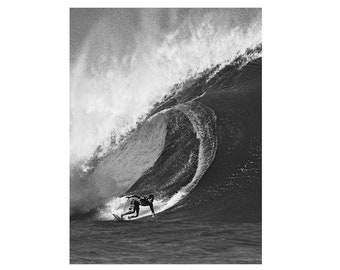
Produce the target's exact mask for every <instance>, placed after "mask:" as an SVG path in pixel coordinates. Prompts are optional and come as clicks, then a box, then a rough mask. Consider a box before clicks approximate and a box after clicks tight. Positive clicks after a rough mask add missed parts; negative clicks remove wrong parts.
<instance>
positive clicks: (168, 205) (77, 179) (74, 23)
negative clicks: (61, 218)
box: [70, 8, 262, 264]
mask: <svg viewBox="0 0 340 270" xmlns="http://www.w3.org/2000/svg"><path fill="white" fill-rule="evenodd" d="M261 30H262V18H261V9H260V8H230V9H229V8H219V9H209V8H197V9H160V8H148V9H145V8H143V9H128V8H122V9H109V8H107V9H92V8H72V9H70V66H71V70H70V72H71V74H70V83H71V85H70V106H71V107H70V114H71V119H70V124H71V126H70V132H71V138H70V139H71V142H70V143H71V145H70V151H71V152H70V162H71V164H70V170H71V171H70V181H71V182H70V214H71V217H70V219H71V220H70V263H71V264H159V263H161V264H169V263H171V264H207V263H209V264H238V263H240V264H260V263H261V242H262V231H261V228H262V227H261V218H262V216H261V207H262V204H261V203H262V201H261V195H262V191H261V157H262V155H261V139H262V138H261V128H262V127H261V117H262V116H261V100H262V95H261V93H262V39H261Z"/></svg>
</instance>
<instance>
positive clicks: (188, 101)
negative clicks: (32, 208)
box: [71, 46, 262, 221]
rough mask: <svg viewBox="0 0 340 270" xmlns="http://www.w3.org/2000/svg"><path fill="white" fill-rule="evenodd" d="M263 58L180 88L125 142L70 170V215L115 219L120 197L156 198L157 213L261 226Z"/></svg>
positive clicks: (122, 203) (241, 61)
mask: <svg viewBox="0 0 340 270" xmlns="http://www.w3.org/2000/svg"><path fill="white" fill-rule="evenodd" d="M260 53H261V46H258V47H256V48H255V49H253V50H248V51H247V52H246V53H245V54H244V55H242V56H240V57H239V58H236V59H235V60H234V61H233V62H232V63H231V64H229V65H226V66H225V67H224V68H222V69H221V68H220V67H219V66H216V67H214V68H212V69H209V70H207V71H205V72H203V73H202V74H201V75H200V76H199V77H197V78H196V79H193V80H191V81H190V82H189V81H188V82H187V83H184V84H183V85H182V89H181V91H177V92H174V94H173V95H171V96H169V97H168V98H166V99H165V100H163V102H162V103H159V104H157V105H156V106H155V107H154V109H153V110H152V111H151V112H150V113H149V115H148V116H147V117H146V120H144V121H142V122H140V123H139V125H138V127H137V128H136V129H135V130H133V131H132V132H130V133H129V134H128V136H127V137H126V139H125V140H124V142H123V143H121V144H119V146H117V147H114V148H113V149H112V150H111V151H109V152H107V153H102V152H101V149H100V148H99V149H97V151H96V152H95V154H94V155H93V157H92V158H91V159H90V161H88V162H87V163H86V166H85V167H86V168H85V169H84V164H83V166H82V167H80V166H79V165H78V167H77V168H78V169H73V170H71V172H72V175H71V213H72V215H73V217H76V216H77V214H84V213H85V214H86V213H87V216H91V217H92V218H94V219H98V220H108V219H112V215H111V213H112V212H115V213H117V214H121V213H123V212H125V211H126V210H127V209H126V208H127V202H128V200H127V198H126V197H125V195H127V194H140V195H148V194H154V195H155V202H154V205H155V211H156V213H159V214H162V215H164V217H167V216H171V219H176V218H178V219H181V220H183V219H187V218H188V219H192V218H196V219H217V220H219V219H221V220H222V219H223V220H226V219H227V220H233V221H260V220H261V83H262V82H261V67H262V61H261V58H256V57H255V58H256V59H255V60H251V59H252V56H253V55H258V54H260ZM247 59H248V60H247ZM249 59H250V60H249ZM149 214H150V211H149V209H141V212H140V218H142V217H144V216H146V215H149Z"/></svg>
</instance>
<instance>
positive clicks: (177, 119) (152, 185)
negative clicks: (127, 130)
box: [95, 101, 217, 220]
mask: <svg viewBox="0 0 340 270" xmlns="http://www.w3.org/2000/svg"><path fill="white" fill-rule="evenodd" d="M166 113H167V114H168V115H169V118H170V119H169V120H168V132H169V133H170V134H168V135H167V138H166V142H165V148H164V149H163V152H162V155H161V156H160V158H159V160H158V162H157V163H156V164H154V166H153V168H151V169H150V170H149V171H146V172H145V173H144V175H143V176H142V177H141V178H140V179H139V180H138V181H137V182H136V183H135V184H134V185H133V186H132V187H131V188H130V189H129V190H128V191H127V193H129V194H132V193H136V194H151V193H152V194H154V195H155V196H156V199H155V201H154V209H155V211H156V213H159V212H163V211H164V210H166V209H169V208H170V207H172V206H174V205H175V204H177V203H178V202H179V201H180V200H181V199H183V198H184V197H185V196H186V195H187V194H188V193H189V192H190V191H191V190H192V189H193V188H194V187H195V186H196V185H197V183H198V181H199V180H200V179H201V177H202V176H203V174H204V172H205V171H206V170H207V168H208V167H209V166H210V164H211V162H212V161H213V159H214V157H215V153H216V149H217V136H216V126H215V121H216V116H215V114H214V112H213V111H212V110H211V109H210V108H208V107H207V106H205V105H203V104H201V103H199V102H198V101H191V102H188V103H185V104H179V105H177V106H175V107H174V108H172V109H171V110H168V111H167V112H166ZM185 118H186V119H185ZM185 129H190V131H185ZM195 137H196V139H197V141H193V138H195ZM169 148H171V149H169ZM174 149H175V150H174ZM126 208H127V199H126V197H113V198H112V199H110V200H109V201H108V202H106V203H105V204H104V205H103V206H102V207H100V208H99V209H98V211H97V213H96V215H95V216H96V218H97V219H100V220H110V219H112V214H111V213H116V214H119V215H120V214H122V213H123V212H125V211H126V210H127V209H126ZM146 215H150V211H149V210H148V209H141V211H140V215H139V218H142V217H144V216H146Z"/></svg>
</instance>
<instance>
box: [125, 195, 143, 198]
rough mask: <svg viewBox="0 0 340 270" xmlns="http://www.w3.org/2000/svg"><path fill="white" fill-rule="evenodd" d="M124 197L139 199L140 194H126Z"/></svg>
mask: <svg viewBox="0 0 340 270" xmlns="http://www.w3.org/2000/svg"><path fill="white" fill-rule="evenodd" d="M126 198H128V199H130V198H137V199H140V196H138V195H130V196H126Z"/></svg>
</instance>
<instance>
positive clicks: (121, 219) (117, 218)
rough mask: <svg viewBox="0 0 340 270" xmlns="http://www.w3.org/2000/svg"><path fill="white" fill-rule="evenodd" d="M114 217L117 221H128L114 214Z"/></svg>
mask: <svg viewBox="0 0 340 270" xmlns="http://www.w3.org/2000/svg"><path fill="white" fill-rule="evenodd" d="M112 216H113V217H114V218H115V219H116V220H117V221H126V220H124V218H121V217H120V216H118V215H116V214H112Z"/></svg>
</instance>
